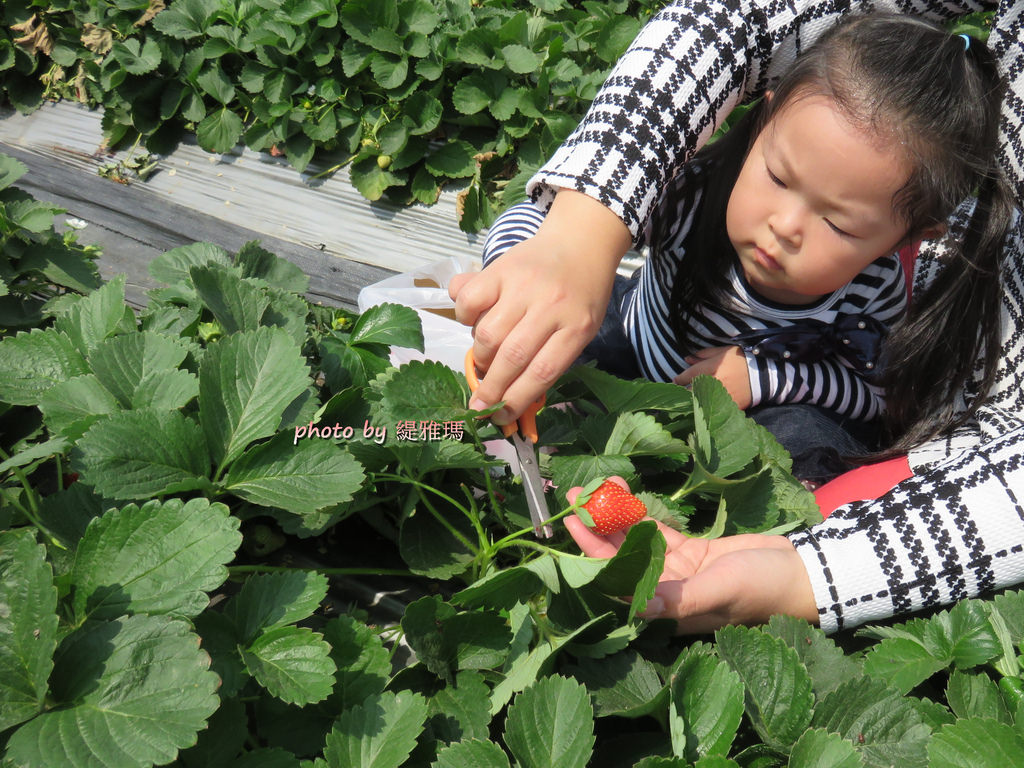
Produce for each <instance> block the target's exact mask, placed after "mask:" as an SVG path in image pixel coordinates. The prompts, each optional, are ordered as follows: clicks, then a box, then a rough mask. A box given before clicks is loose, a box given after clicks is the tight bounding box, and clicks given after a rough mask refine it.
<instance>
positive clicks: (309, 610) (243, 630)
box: [225, 571, 327, 643]
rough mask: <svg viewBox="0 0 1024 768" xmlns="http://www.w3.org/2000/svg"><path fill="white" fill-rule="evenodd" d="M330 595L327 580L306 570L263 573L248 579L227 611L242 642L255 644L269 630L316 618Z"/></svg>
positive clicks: (231, 601) (226, 613) (232, 599)
mask: <svg viewBox="0 0 1024 768" xmlns="http://www.w3.org/2000/svg"><path fill="white" fill-rule="evenodd" d="M326 596H327V577H325V576H323V575H321V574H318V573H311V572H307V571H288V572H285V573H261V574H257V575H253V576H250V577H249V578H247V579H246V580H245V583H244V584H243V585H242V589H241V590H240V591H239V593H238V594H237V595H235V596H234V597H233V598H231V600H230V602H229V603H228V606H227V608H226V609H225V615H226V616H228V617H229V618H230V619H231V620H232V621H233V622H234V625H235V627H236V631H237V634H238V638H239V640H241V642H243V643H250V642H252V641H253V640H254V639H255V638H256V636H257V635H259V634H260V633H261V632H264V631H266V630H269V629H276V628H278V627H283V626H285V625H287V624H294V623H295V622H298V621H302V620H303V619H306V618H309V617H310V616H312V615H313V612H314V611H316V609H317V608H319V607H320V603H321V601H323V599H324V598H325V597H326Z"/></svg>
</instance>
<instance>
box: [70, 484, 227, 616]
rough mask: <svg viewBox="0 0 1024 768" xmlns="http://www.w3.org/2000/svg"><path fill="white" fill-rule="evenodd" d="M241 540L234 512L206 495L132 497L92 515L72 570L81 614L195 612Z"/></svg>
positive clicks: (220, 580) (76, 608)
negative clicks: (133, 501)
mask: <svg viewBox="0 0 1024 768" xmlns="http://www.w3.org/2000/svg"><path fill="white" fill-rule="evenodd" d="M241 543H242V536H241V534H240V533H239V532H238V518H236V517H233V516H232V515H230V514H229V513H228V509H227V507H225V506H224V505H223V504H210V502H209V501H207V500H206V499H192V500H191V501H189V502H188V503H184V502H182V501H181V500H180V499H171V500H168V501H166V502H158V501H150V502H147V503H146V504H143V505H142V506H141V507H139V506H136V505H134V504H130V505H128V506H126V507H123V508H122V509H112V510H110V511H109V512H107V513H106V514H104V515H103V516H102V517H98V518H95V519H94V520H93V521H92V522H91V523H90V524H89V527H88V528H86V530H85V534H84V535H83V536H82V540H81V542H80V543H79V545H78V551H77V553H76V555H75V564H74V568H73V569H72V572H71V578H72V581H73V583H74V584H75V593H74V603H73V605H74V611H75V615H76V616H78V617H79V619H80V620H84V619H85V618H86V617H89V618H93V619H104V618H116V617H118V616H122V615H125V614H129V613H133V614H134V613H147V614H151V615H155V614H168V615H171V616H180V617H190V616H195V615H197V614H198V613H199V612H200V611H202V610H203V609H204V608H205V607H206V605H207V603H208V602H209V600H208V598H207V596H206V593H207V592H212V591H213V590H214V589H216V588H217V587H219V586H220V585H221V584H222V583H224V581H225V580H226V579H227V576H228V572H227V568H226V567H225V566H226V565H227V563H229V562H230V561H231V560H232V559H233V557H234V554H235V550H237V549H238V547H239V546H240V545H241Z"/></svg>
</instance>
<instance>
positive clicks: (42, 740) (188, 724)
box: [6, 615, 220, 768]
mask: <svg viewBox="0 0 1024 768" xmlns="http://www.w3.org/2000/svg"><path fill="white" fill-rule="evenodd" d="M209 663H210V659H209V656H207V655H206V653H205V652H204V651H203V650H202V649H201V648H200V647H199V638H198V637H197V636H196V635H195V634H194V633H193V632H192V630H191V628H190V627H189V625H188V624H187V623H186V622H184V621H182V620H179V619H171V618H169V617H166V616H142V615H140V616H131V617H127V618H122V619H119V620H117V621H110V622H95V623H93V622H90V623H88V624H86V625H85V626H84V627H82V628H80V629H77V630H75V631H74V632H73V633H72V634H71V635H70V636H69V637H68V638H67V639H65V640H64V642H63V643H62V644H61V647H60V648H59V649H58V652H57V657H56V663H55V666H54V670H53V674H52V676H51V686H52V689H53V694H54V696H55V698H56V699H57V701H61V702H66V703H67V705H68V706H66V707H63V708H58V709H53V710H51V711H48V712H45V713H43V714H41V715H39V716H38V717H36V718H35V719H34V720H30V721H29V722H27V723H25V724H24V725H22V726H21V727H20V728H18V729H17V730H16V731H14V733H13V735H11V737H10V740H9V741H8V743H7V752H6V757H7V759H8V760H10V761H12V762H13V763H14V764H17V765H34V766H51V765H52V766H58V765H59V766H62V768H95V766H99V765H117V766H118V768H149V766H152V765H163V764H166V763H168V762H170V761H172V760H174V759H175V757H177V754H178V750H180V749H183V748H185V747H188V746H191V745H192V744H194V743H195V741H196V734H197V733H198V732H199V731H200V730H202V729H203V728H205V727H206V720H207V718H209V717H210V715H211V714H213V712H214V711H215V710H216V709H217V707H218V706H219V704H220V701H219V699H218V697H217V693H216V690H217V686H218V684H219V681H218V679H217V675H215V674H214V673H213V672H211V671H210V670H209V669H208V666H209Z"/></svg>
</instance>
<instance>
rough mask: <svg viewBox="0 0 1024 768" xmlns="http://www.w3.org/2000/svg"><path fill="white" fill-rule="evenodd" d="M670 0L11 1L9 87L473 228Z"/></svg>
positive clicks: (111, 138) (115, 134)
mask: <svg viewBox="0 0 1024 768" xmlns="http://www.w3.org/2000/svg"><path fill="white" fill-rule="evenodd" d="M664 4H665V0H615V1H614V2H582V3H579V2H572V3H570V2H568V1H567V0H529V1H527V0H482V1H478V0H474V1H473V2H470V0H348V1H347V2H339V1H338V0H286V1H285V2H281V1H280V0H257V1H255V2H250V1H245V2H241V1H240V2H235V1H234V0H174V1H173V2H168V3H166V5H165V3H164V2H163V0H91V1H89V2H85V1H84V0H14V1H13V2H7V3H4V6H3V9H2V10H0V15H2V19H3V22H4V23H3V25H2V27H0V98H2V97H3V96H6V99H7V100H8V101H9V102H10V103H11V104H13V105H14V106H15V107H17V108H18V109H20V110H23V111H29V110H32V109H35V108H37V107H38V106H39V105H40V104H41V103H42V101H43V100H44V99H54V98H66V99H73V100H76V101H80V102H82V103H85V104H88V105H90V106H95V107H102V108H103V110H104V118H103V129H104V134H105V137H106V139H107V141H108V142H109V143H110V144H111V145H118V144H122V143H125V142H129V143H130V142H132V141H138V140H141V142H142V143H143V144H144V145H145V146H146V147H148V148H149V150H150V151H152V152H159V153H163V152H166V151H168V149H169V148H171V147H173V146H174V144H175V143H176V142H178V141H179V140H180V138H181V137H182V135H183V134H184V132H186V131H187V132H194V134H195V137H196V139H197V140H198V142H199V144H200V146H201V147H203V148H204V149H206V150H208V151H210V152H215V153H225V152H229V151H231V150H232V149H233V148H234V147H235V146H236V144H238V143H239V142H242V143H244V144H245V145H246V146H248V147H250V148H251V149H254V150H258V151H269V152H273V153H274V154H280V155H284V156H285V157H287V159H288V160H289V161H290V162H291V163H292V165H294V166H295V167H296V168H297V169H298V170H300V171H301V170H304V169H305V168H306V167H307V166H308V165H309V163H310V162H311V160H312V159H313V157H314V155H315V154H316V153H318V152H319V153H321V155H322V162H323V164H324V165H325V166H329V167H331V169H336V168H338V167H340V166H342V165H347V166H348V167H349V169H350V173H351V179H352V182H353V183H354V184H355V186H356V187H357V188H358V189H359V191H360V192H361V193H362V194H363V195H365V196H366V197H367V198H368V199H370V200H377V199H379V198H381V196H382V195H385V194H386V195H387V196H388V197H389V198H390V199H393V200H395V201H398V202H401V203H409V202H413V201H420V202H423V203H428V204H429V203H433V202H434V201H435V200H436V199H437V197H438V194H439V190H440V188H441V187H442V186H443V185H445V184H447V183H449V182H452V181H453V180H458V181H460V182H469V186H468V187H466V188H465V189H464V190H463V192H462V193H461V195H462V198H461V202H462V207H461V210H462V214H461V225H462V227H463V228H464V229H467V230H469V231H476V230H477V229H479V228H481V227H483V226H486V225H487V224H488V223H489V222H490V219H491V218H492V216H493V212H494V209H495V207H496V206H497V205H498V204H499V203H498V200H499V198H500V195H501V189H502V188H503V187H504V186H505V184H506V183H507V182H508V181H509V179H510V178H511V177H512V176H514V175H515V174H516V172H517V170H519V171H522V172H521V173H520V174H519V176H518V177H517V181H516V184H515V185H514V188H515V189H521V187H522V184H523V183H525V178H526V176H527V175H528V174H529V171H530V169H532V168H535V167H536V166H537V165H539V163H540V162H541V160H542V159H543V158H544V157H545V156H546V155H547V154H549V153H550V151H552V150H553V149H554V147H555V146H557V144H558V143H559V142H560V141H561V140H562V139H563V138H564V137H565V136H566V135H568V133H569V131H570V130H571V129H572V128H573V127H574V126H575V124H576V122H577V121H578V120H579V118H580V117H581V116H582V114H583V112H584V110H585V109H586V107H587V106H588V105H589V103H590V100H592V99H593V97H594V94H595V93H596V90H597V88H598V86H599V85H600V84H601V82H602V81H603V79H604V77H605V75H606V74H607V72H608V69H609V68H610V65H611V63H612V62H614V61H615V60H616V58H617V57H618V56H619V55H620V54H621V53H622V51H623V50H625V48H626V46H627V45H628V44H629V42H630V41H631V40H632V38H633V37H634V36H635V34H636V33H637V31H639V29H640V26H641V24H642V22H643V21H644V20H645V19H646V18H647V17H649V16H650V15H651V13H653V12H654V11H655V10H657V9H658V8H660V7H661V6H662V5H664Z"/></svg>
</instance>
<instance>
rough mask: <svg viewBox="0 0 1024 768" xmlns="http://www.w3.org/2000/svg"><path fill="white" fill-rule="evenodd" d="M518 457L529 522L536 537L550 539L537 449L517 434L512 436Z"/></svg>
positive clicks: (546, 505)
mask: <svg viewBox="0 0 1024 768" xmlns="http://www.w3.org/2000/svg"><path fill="white" fill-rule="evenodd" d="M512 442H513V443H514V444H515V446H516V455H517V456H518V457H519V476H520V477H522V479H523V488H524V489H525V490H526V503H527V504H528V505H529V506H530V520H531V521H532V522H533V530H534V532H535V533H536V534H537V536H538V537H541V536H543V537H544V538H548V539H550V538H551V537H552V536H554V535H555V532H554V531H553V530H552V529H551V526H550V525H548V524H547V522H548V504H547V502H546V501H545V500H544V481H543V480H542V479H541V476H540V467H539V466H537V449H536V448H535V447H534V445H533V443H531V442H530V441H529V440H526V439H524V438H523V437H522V435H520V434H519V433H518V432H517V433H515V434H513V435H512Z"/></svg>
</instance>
